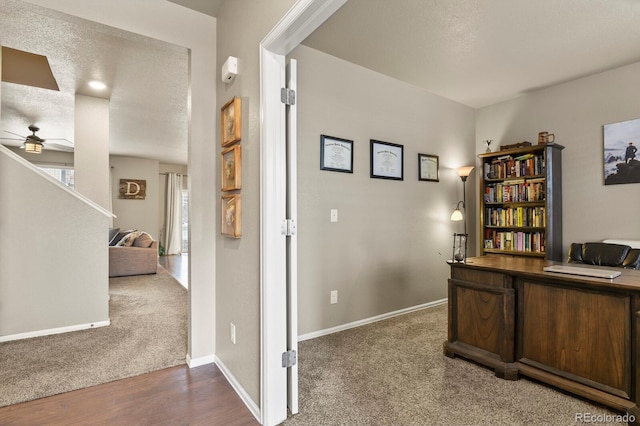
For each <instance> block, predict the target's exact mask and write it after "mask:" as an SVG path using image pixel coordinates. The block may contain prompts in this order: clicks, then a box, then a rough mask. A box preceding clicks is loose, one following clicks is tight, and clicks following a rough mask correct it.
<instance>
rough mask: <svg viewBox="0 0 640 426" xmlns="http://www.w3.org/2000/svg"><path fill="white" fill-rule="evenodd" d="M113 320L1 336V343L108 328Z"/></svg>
mask: <svg viewBox="0 0 640 426" xmlns="http://www.w3.org/2000/svg"><path fill="white" fill-rule="evenodd" d="M109 325H111V320H106V321H98V322H92V323H88V324H77V325H69V326H67V327H58V328H49V329H46V330H37V331H29V332H27V333H19V334H9V335H6V336H0V343H2V342H10V341H12V340H21V339H30V338H32V337H42V336H51V335H53V334H62V333H69V332H71V331H80V330H88V329H90V328H99V327H108V326H109Z"/></svg>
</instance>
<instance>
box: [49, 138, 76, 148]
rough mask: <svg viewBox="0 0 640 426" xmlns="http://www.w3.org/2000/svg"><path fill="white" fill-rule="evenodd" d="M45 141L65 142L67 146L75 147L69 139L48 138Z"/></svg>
mask: <svg viewBox="0 0 640 426" xmlns="http://www.w3.org/2000/svg"><path fill="white" fill-rule="evenodd" d="M45 141H64V143H65V144H67V145H69V146H73V142H71V141H70V140H69V139H65V138H47V139H45Z"/></svg>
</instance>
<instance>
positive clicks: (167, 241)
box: [162, 173, 182, 255]
mask: <svg viewBox="0 0 640 426" xmlns="http://www.w3.org/2000/svg"><path fill="white" fill-rule="evenodd" d="M165 203H166V204H165V209H164V223H165V232H164V238H163V241H162V245H164V254H165V255H170V254H180V253H181V252H182V175H179V174H176V173H167V192H166V196H165Z"/></svg>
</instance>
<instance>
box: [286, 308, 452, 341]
mask: <svg viewBox="0 0 640 426" xmlns="http://www.w3.org/2000/svg"><path fill="white" fill-rule="evenodd" d="M447 300H448V299H441V300H435V301H433V302H429V303H424V304H422V305H416V306H412V307H410V308H405V309H400V310H398V311H393V312H387V313H386V314H382V315H376V316H375V317H370V318H365V319H362V320H358V321H354V322H350V323H348V324H342V325H337V326H335V327H331V328H325V329H324V330H319V331H313V332H311V333H307V334H302V335H300V336H298V342H303V341H305V340H309V339H315V338H316V337H321V336H326V335H328V334H333V333H337V332H339V331H344V330H348V329H350V328H356V327H361V326H363V325H367V324H371V323H374V322H378V321H382V320H385V319H389V318H393V317H397V316H399V315H405V314H408V313H411V312H416V311H420V310H422V309H427V308H433V307H435V306H439V305H442V304H444V303H447Z"/></svg>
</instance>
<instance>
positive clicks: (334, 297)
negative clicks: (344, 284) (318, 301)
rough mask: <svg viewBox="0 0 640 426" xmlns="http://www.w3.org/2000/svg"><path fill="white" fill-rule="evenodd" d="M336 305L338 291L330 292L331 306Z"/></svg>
mask: <svg viewBox="0 0 640 426" xmlns="http://www.w3.org/2000/svg"><path fill="white" fill-rule="evenodd" d="M334 303H338V290H332V291H331V304H332V305H333V304H334Z"/></svg>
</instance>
